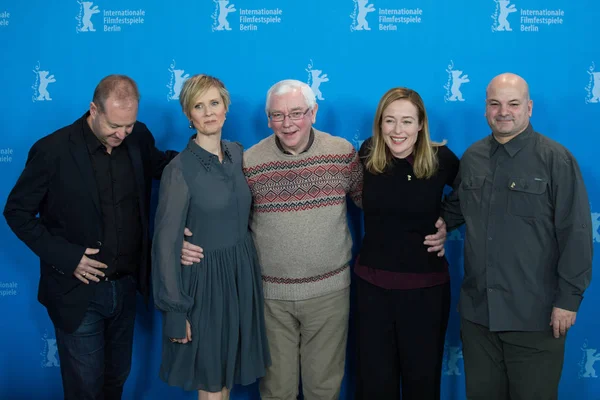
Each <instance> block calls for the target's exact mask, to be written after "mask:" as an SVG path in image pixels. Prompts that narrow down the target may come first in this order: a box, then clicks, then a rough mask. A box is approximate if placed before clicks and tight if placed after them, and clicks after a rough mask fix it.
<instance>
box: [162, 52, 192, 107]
mask: <svg viewBox="0 0 600 400" xmlns="http://www.w3.org/2000/svg"><path fill="white" fill-rule="evenodd" d="M168 71H169V72H170V73H171V78H170V80H169V84H168V85H167V88H169V94H168V95H167V99H168V100H169V101H171V100H179V93H180V92H181V88H182V87H183V83H184V82H185V81H186V80H187V78H189V77H190V74H186V73H185V71H184V70H182V69H176V68H175V60H173V62H172V63H171V65H170V66H169V69H168Z"/></svg>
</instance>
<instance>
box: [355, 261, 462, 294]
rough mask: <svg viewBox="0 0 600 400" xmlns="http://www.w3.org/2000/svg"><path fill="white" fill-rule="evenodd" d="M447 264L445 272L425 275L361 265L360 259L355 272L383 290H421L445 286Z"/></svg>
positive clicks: (447, 277) (448, 278)
mask: <svg viewBox="0 0 600 400" xmlns="http://www.w3.org/2000/svg"><path fill="white" fill-rule="evenodd" d="M445 264H446V268H445V269H444V271H443V272H429V273H425V274H420V273H411V272H394V271H386V270H383V269H377V268H370V267H366V266H364V265H360V257H359V258H357V259H356V264H355V265H354V272H355V273H356V275H358V277H359V278H361V279H363V280H365V281H367V282H369V283H370V284H372V285H375V286H379V287H380V288H383V289H404V290H406V289H420V288H427V287H432V286H438V285H443V284H444V283H447V282H449V281H450V274H449V273H448V263H445Z"/></svg>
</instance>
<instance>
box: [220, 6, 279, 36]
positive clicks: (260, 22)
mask: <svg viewBox="0 0 600 400" xmlns="http://www.w3.org/2000/svg"><path fill="white" fill-rule="evenodd" d="M213 3H215V10H214V12H213V13H212V15H211V18H212V20H213V24H212V28H211V30H212V31H213V32H215V31H231V30H233V28H232V26H233V27H235V28H239V30H240V31H257V30H258V28H259V27H264V26H266V25H270V24H281V17H282V16H283V10H281V9H280V8H240V9H239V10H238V9H237V8H236V5H235V4H231V2H230V1H229V0H213ZM236 11H238V15H239V16H238V17H237V18H236V17H234V16H233V15H230V14H232V13H234V12H236ZM238 22H239V23H238ZM236 30H237V29H236Z"/></svg>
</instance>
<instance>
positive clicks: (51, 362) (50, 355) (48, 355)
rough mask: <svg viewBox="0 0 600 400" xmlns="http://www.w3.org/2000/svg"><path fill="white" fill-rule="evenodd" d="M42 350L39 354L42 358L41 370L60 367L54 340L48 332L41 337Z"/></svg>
mask: <svg viewBox="0 0 600 400" xmlns="http://www.w3.org/2000/svg"><path fill="white" fill-rule="evenodd" d="M42 342H43V343H44V344H43V348H42V351H41V353H40V355H41V356H42V361H41V366H42V368H51V367H60V362H59V361H58V348H57V347H56V338H54V337H50V336H49V335H48V331H46V333H44V335H43V336H42Z"/></svg>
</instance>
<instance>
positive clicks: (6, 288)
mask: <svg viewBox="0 0 600 400" xmlns="http://www.w3.org/2000/svg"><path fill="white" fill-rule="evenodd" d="M6 150H9V151H10V154H12V149H2V151H6ZM2 158H4V157H2ZM9 158H10V161H8V162H11V161H12V157H9ZM5 162H6V161H5ZM18 287H19V285H18V284H17V282H0V297H6V296H16V295H17V288H18Z"/></svg>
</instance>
